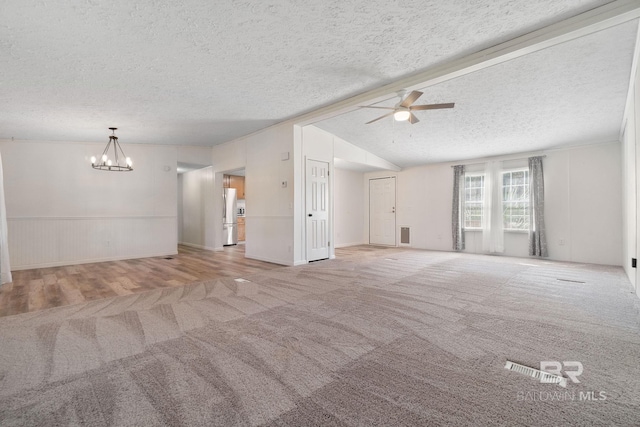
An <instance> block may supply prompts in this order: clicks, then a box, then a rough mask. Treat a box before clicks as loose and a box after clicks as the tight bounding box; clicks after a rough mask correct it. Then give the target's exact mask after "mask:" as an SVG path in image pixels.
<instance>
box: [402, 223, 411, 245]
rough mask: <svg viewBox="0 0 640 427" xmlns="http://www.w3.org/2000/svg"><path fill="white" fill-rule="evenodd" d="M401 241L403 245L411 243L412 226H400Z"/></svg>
mask: <svg viewBox="0 0 640 427" xmlns="http://www.w3.org/2000/svg"><path fill="white" fill-rule="evenodd" d="M400 243H401V244H403V245H409V244H411V228H410V227H400Z"/></svg>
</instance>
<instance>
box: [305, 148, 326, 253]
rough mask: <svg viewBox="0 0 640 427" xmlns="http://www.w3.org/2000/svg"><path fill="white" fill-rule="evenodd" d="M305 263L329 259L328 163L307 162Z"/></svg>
mask: <svg viewBox="0 0 640 427" xmlns="http://www.w3.org/2000/svg"><path fill="white" fill-rule="evenodd" d="M306 181H307V182H306V193H307V194H306V201H307V209H306V215H307V261H317V260H319V259H326V258H329V163H327V162H319V161H316V160H307V174H306Z"/></svg>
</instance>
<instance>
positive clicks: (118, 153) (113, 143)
mask: <svg viewBox="0 0 640 427" xmlns="http://www.w3.org/2000/svg"><path fill="white" fill-rule="evenodd" d="M117 129H118V128H109V130H111V132H112V135H109V142H108V143H107V146H106V147H105V149H104V151H103V152H102V156H100V162H97V159H96V156H91V167H92V168H94V169H99V170H102V171H111V172H129V171H132V170H133V167H132V165H133V162H131V158H130V157H127V156H126V155H125V154H124V151H122V147H120V143H119V142H118V137H117V136H116V130H117ZM111 147H113V157H114V158H113V159H110V158H109V148H111ZM121 161H122V162H123V164H120V162H121Z"/></svg>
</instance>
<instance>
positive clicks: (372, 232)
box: [369, 177, 396, 246]
mask: <svg viewBox="0 0 640 427" xmlns="http://www.w3.org/2000/svg"><path fill="white" fill-rule="evenodd" d="M369 243H370V244H372V245H387V246H396V178H395V177H386V178H377V179H370V180H369Z"/></svg>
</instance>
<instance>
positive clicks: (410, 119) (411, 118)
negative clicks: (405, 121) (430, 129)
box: [409, 113, 420, 125]
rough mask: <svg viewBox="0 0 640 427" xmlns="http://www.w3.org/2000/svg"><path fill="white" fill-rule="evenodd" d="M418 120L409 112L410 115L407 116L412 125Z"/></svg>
mask: <svg viewBox="0 0 640 427" xmlns="http://www.w3.org/2000/svg"><path fill="white" fill-rule="evenodd" d="M419 121H420V120H418V118H417V117H416V115H415V114H413V113H411V115H410V116H409V123H411V124H412V125H414V124H416V123H418V122H419Z"/></svg>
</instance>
